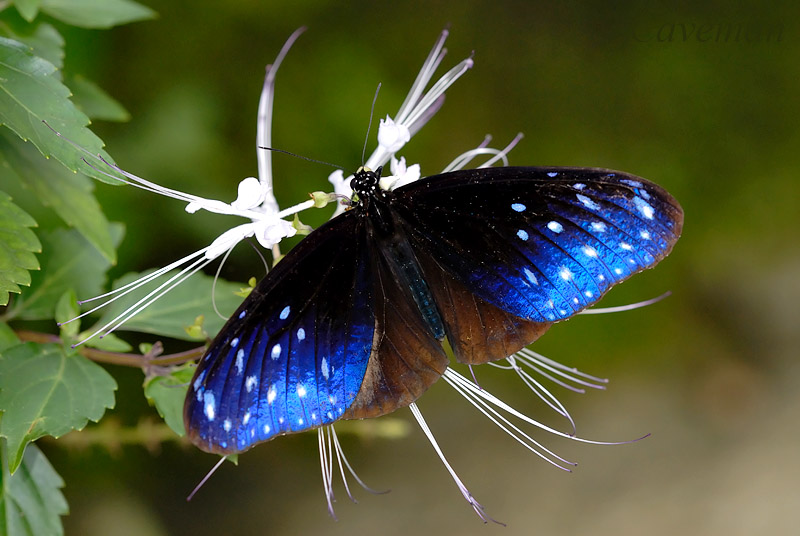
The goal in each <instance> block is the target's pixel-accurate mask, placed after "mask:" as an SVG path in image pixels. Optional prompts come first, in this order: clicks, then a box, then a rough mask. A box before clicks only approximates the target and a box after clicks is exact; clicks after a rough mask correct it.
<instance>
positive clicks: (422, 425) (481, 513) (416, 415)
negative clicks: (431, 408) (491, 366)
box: [408, 369, 503, 525]
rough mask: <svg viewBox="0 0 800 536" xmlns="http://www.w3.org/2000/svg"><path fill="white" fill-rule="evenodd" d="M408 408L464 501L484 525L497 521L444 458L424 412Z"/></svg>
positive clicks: (414, 406)
mask: <svg viewBox="0 0 800 536" xmlns="http://www.w3.org/2000/svg"><path fill="white" fill-rule="evenodd" d="M448 370H449V369H448ZM408 407H409V409H410V410H411V413H412V414H413V415H414V418H415V419H416V420H417V423H418V424H419V427H420V428H422V431H423V432H424V433H425V436H426V437H427V438H428V441H430V443H431V446H433V450H435V451H436V454H437V455H438V456H439V459H440V460H441V461H442V463H443V464H444V466H445V468H446V469H447V472H449V473H450V476H451V477H452V479H453V481H454V482H455V483H456V486H458V490H459V491H460V492H461V495H463V496H464V499H466V500H467V502H468V503H469V505H470V506H471V507H472V509H473V510H475V513H476V514H478V517H480V518H481V519H482V520H483V522H484V523H486V522H488V521H495V520H494V519H492V518H491V517H489V515H487V514H486V511H485V509H484V508H483V506H482V505H481V503H479V502H478V501H476V500H475V497H473V496H472V493H470V492H469V490H468V489H467V487H466V486H465V485H464V483H463V482H462V481H461V479H460V478H459V477H458V475H457V474H456V472H455V471H454V470H453V468H452V466H451V465H450V463H449V462H448V461H447V458H445V457H444V453H443V452H442V449H441V448H439V443H437V442H436V438H435V437H434V436H433V432H431V429H430V428H429V427H428V423H426V422H425V419H424V418H423V417H422V412H420V410H419V408H418V407H417V404H416V402H413V403H411V404H410V405H409V406H408ZM495 523H499V522H498V521H495ZM500 524H501V525H503V523H500Z"/></svg>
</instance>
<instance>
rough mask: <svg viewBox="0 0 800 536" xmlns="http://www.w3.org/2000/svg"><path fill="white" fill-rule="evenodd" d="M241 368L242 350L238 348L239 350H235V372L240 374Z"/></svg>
mask: <svg viewBox="0 0 800 536" xmlns="http://www.w3.org/2000/svg"><path fill="white" fill-rule="evenodd" d="M243 370H244V350H243V349H241V348H240V349H239V351H238V352H236V374H241V373H242V371H243Z"/></svg>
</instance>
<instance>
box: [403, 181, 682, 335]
mask: <svg viewBox="0 0 800 536" xmlns="http://www.w3.org/2000/svg"><path fill="white" fill-rule="evenodd" d="M394 194H395V197H394V205H393V206H394V208H395V210H396V211H397V212H398V214H400V216H401V217H402V219H403V221H404V222H405V223H406V228H407V233H408V234H409V236H411V237H412V243H413V245H414V248H415V251H416V253H417V256H418V257H419V258H420V259H421V261H420V262H421V264H423V265H427V266H428V269H427V271H426V277H427V278H429V279H432V280H433V279H437V278H438V279H441V278H442V277H444V279H445V280H444V283H442V284H439V285H434V286H433V288H434V291H435V290H436V288H441V287H442V285H447V284H450V285H453V286H454V287H458V288H460V289H461V290H460V291H458V292H456V294H459V293H460V294H464V293H465V292H466V293H470V294H472V295H474V296H475V297H476V298H477V299H479V300H480V301H481V304H483V305H481V306H480V307H485V305H490V306H493V307H494V308H496V309H499V310H500V311H502V312H505V313H507V314H510V315H512V316H513V318H518V319H520V320H524V321H529V322H534V323H540V324H547V323H551V322H555V321H559V320H563V319H566V318H569V317H570V316H572V315H574V314H576V313H577V312H579V311H581V310H582V309H584V308H586V307H589V306H591V305H592V304H594V303H596V302H597V301H598V300H599V299H600V298H601V297H602V296H603V294H604V293H605V292H606V291H607V290H608V289H609V288H611V286H613V285H614V284H616V283H618V282H620V281H622V280H624V279H626V278H627V277H630V276H631V275H633V274H634V273H636V272H639V271H641V270H643V269H645V268H648V267H651V266H653V265H655V264H656V263H657V262H659V261H660V260H661V259H663V258H664V257H665V256H666V255H667V254H668V253H669V252H670V251H671V249H672V246H673V245H674V244H675V242H676V241H677V239H678V237H679V236H680V233H681V228H682V225H683V212H682V210H681V208H680V205H679V204H678V203H677V201H675V199H674V198H672V196H670V195H669V194H668V193H667V192H666V191H665V190H664V189H662V188H661V187H659V186H657V185H655V184H653V183H651V182H648V181H646V180H644V179H641V178H639V177H636V176H633V175H629V174H626V173H621V172H616V171H609V170H604V169H588V168H511V167H507V168H489V169H475V170H464V171H457V172H453V173H445V174H442V175H438V176H434V177H428V178H426V179H423V180H421V181H417V182H416V183H413V184H411V185H408V186H405V187H402V188H399V189H398V190H396V191H395V192H394ZM439 272H442V273H443V274H444V275H441V274H440V273H439ZM448 281H449V283H448ZM440 296H442V292H441V291H440V292H439V296H437V302H438V301H441V298H440ZM440 308H441V305H440ZM445 308H446V307H445ZM475 321H477V320H475ZM455 322H456V323H458V320H456V321H455ZM461 322H462V324H463V323H464V322H467V321H466V320H462V321H461ZM451 323H452V321H451ZM521 325H523V326H524V325H525V324H524V322H522V323H521ZM449 327H450V328H451V329H448V336H450V335H451V331H452V328H453V327H456V328H458V327H463V326H452V325H451V326H449ZM451 338H452V337H451Z"/></svg>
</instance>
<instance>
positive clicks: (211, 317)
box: [98, 272, 242, 341]
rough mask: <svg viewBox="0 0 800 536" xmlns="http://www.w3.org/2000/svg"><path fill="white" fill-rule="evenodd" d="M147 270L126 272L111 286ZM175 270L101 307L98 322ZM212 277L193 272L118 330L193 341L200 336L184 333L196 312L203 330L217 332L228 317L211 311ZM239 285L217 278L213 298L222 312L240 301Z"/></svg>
mask: <svg viewBox="0 0 800 536" xmlns="http://www.w3.org/2000/svg"><path fill="white" fill-rule="evenodd" d="M146 273H149V272H144V273H131V274H125V275H124V276H122V278H120V279H119V280H118V281H115V282H114V288H119V287H121V286H123V285H125V284H127V283H130V282H132V281H135V280H136V279H139V278H140V277H143V276H144V275H146ZM175 273H176V272H169V273H168V274H167V275H164V276H162V277H161V278H160V279H159V280H158V281H157V282H156V283H149V284H147V285H144V286H143V287H142V288H140V289H137V290H136V291H135V292H131V293H130V294H127V295H125V296H124V297H122V298H120V299H118V300H117V301H115V302H114V303H112V304H110V305H109V306H108V307H106V308H105V309H103V316H102V318H101V319H100V321H99V322H98V324H100V325H104V324H106V323H107V322H110V321H111V320H113V319H114V318H115V317H116V316H117V315H119V314H121V313H122V312H123V311H125V310H126V309H127V308H128V307H130V306H132V305H133V304H134V303H136V301H138V300H139V299H140V298H141V297H142V296H144V295H145V294H147V293H148V292H149V291H151V290H153V289H154V288H156V287H157V286H158V284H159V283H163V282H164V281H166V280H167V279H168V278H169V277H171V276H174V275H175ZM213 284H214V278H213V277H209V276H207V275H203V274H200V273H197V274H194V275H193V276H191V277H190V278H189V279H187V280H186V281H184V282H183V283H181V284H180V285H178V286H177V287H175V288H174V289H172V290H171V291H169V292H168V293H167V294H165V295H164V296H162V297H161V298H159V299H158V301H156V302H155V303H153V304H151V305H150V306H148V307H147V308H146V309H144V310H143V311H141V312H140V313H139V314H137V315H136V316H134V317H133V318H132V319H130V320H128V321H127V322H125V324H123V325H122V326H121V327H120V328H119V329H120V330H126V331H139V332H143V333H153V334H155V335H163V336H166V337H172V338H175V339H182V340H189V341H196V340H202V339H203V337H197V336H191V335H189V334H188V333H187V332H186V329H185V328H186V327H189V326H192V325H193V324H194V321H195V319H196V318H197V317H198V316H199V315H203V316H204V317H205V326H204V328H205V331H206V332H207V333H209V334H211V335H214V334H215V333H217V332H218V331H219V330H220V329H221V328H222V325H223V324H224V323H225V321H226V320H227V317H226V318H220V317H219V316H218V315H217V313H216V312H215V311H214V308H213V305H212V303H211V290H212V285H213ZM239 287H240V286H239V285H238V284H234V283H230V282H228V281H224V280H222V279H218V280H217V284H216V291H215V294H214V295H215V298H216V303H217V308H218V309H219V311H220V313H222V314H223V315H230V314H232V313H233V311H234V310H235V309H236V308H237V307H238V306H239V304H240V303H241V302H242V299H241V298H240V297H238V296H236V295H235V294H234V293H235V292H236V291H237V290H239Z"/></svg>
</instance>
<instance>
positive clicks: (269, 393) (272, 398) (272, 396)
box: [267, 385, 278, 404]
mask: <svg viewBox="0 0 800 536" xmlns="http://www.w3.org/2000/svg"><path fill="white" fill-rule="evenodd" d="M276 396H278V391H276V390H275V386H274V385H271V386H270V388H269V391H267V404H272V403H273V402H275V397H276Z"/></svg>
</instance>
